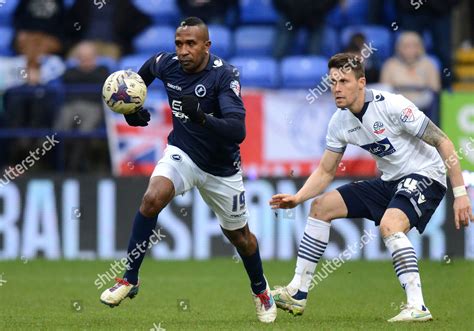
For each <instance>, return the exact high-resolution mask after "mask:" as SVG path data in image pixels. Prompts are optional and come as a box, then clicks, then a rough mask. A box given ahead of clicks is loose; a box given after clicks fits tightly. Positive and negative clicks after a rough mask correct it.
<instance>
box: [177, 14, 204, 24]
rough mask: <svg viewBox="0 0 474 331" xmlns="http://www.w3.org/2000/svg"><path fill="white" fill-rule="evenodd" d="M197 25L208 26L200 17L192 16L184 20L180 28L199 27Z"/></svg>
mask: <svg viewBox="0 0 474 331" xmlns="http://www.w3.org/2000/svg"><path fill="white" fill-rule="evenodd" d="M197 25H203V26H206V23H204V21H203V20H202V19H200V18H199V17H195V16H191V17H188V18H185V19H184V20H182V21H181V24H180V26H197Z"/></svg>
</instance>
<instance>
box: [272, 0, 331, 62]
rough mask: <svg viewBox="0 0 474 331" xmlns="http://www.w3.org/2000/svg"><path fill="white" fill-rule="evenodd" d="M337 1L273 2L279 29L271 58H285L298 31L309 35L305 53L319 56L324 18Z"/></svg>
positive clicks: (285, 0) (281, 0)
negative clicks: (277, 16)
mask: <svg viewBox="0 0 474 331" xmlns="http://www.w3.org/2000/svg"><path fill="white" fill-rule="evenodd" d="M337 3H338V0H319V1H314V0H298V1H296V0H273V4H274V6H275V9H276V10H277V11H278V12H279V13H280V15H281V16H282V19H281V21H280V24H279V25H280V29H279V31H278V32H279V33H278V36H277V38H276V41H275V48H274V49H273V56H274V57H276V58H277V59H280V58H282V57H283V56H287V55H289V54H288V51H289V50H291V47H292V43H293V42H294V39H295V36H296V34H297V32H298V30H299V29H301V28H304V29H307V31H308V33H309V37H308V39H307V40H308V43H307V50H306V52H307V53H308V54H311V55H320V54H321V45H322V39H323V32H324V18H325V15H326V13H327V12H328V11H329V10H330V9H332V8H333V7H334V6H335V5H336V4H337Z"/></svg>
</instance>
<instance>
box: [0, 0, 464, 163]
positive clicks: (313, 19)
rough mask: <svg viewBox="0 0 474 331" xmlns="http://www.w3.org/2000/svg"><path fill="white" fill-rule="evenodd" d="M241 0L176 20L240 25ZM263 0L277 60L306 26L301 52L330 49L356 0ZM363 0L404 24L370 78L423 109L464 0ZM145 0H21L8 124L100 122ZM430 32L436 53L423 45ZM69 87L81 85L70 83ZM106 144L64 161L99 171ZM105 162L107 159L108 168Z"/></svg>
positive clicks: (183, 4)
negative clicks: (108, 86)
mask: <svg viewBox="0 0 474 331" xmlns="http://www.w3.org/2000/svg"><path fill="white" fill-rule="evenodd" d="M258 1H260V2H262V1H263V2H265V0H257V2H258ZM157 2H160V1H157V0H153V1H149V2H148V6H157V5H159V4H158V3H157ZM243 2H248V0H241V1H240V2H239V1H238V0H176V1H175V2H174V3H175V4H176V5H177V6H178V10H179V13H180V15H179V16H178V17H177V21H176V22H174V23H176V24H177V23H178V22H179V20H180V19H182V18H184V17H187V16H198V17H201V18H202V19H203V20H204V21H206V22H207V23H209V24H213V25H223V26H226V27H227V28H230V29H235V28H237V27H239V26H241V20H240V15H241V13H240V12H239V8H241V7H242V3H243ZM266 2H267V5H268V6H270V7H272V8H273V10H275V12H276V14H277V17H278V19H277V20H275V22H274V28H275V29H276V37H275V40H273V49H272V54H271V55H272V56H273V58H274V59H276V60H277V61H278V60H281V59H283V58H285V57H288V56H290V55H295V51H294V47H293V45H295V44H297V43H298V40H297V39H298V38H300V37H301V32H302V31H303V36H304V40H303V42H302V45H303V46H304V47H302V48H301V49H299V50H298V51H297V53H298V54H299V55H309V56H312V55H316V56H320V55H323V54H324V51H323V44H324V41H323V40H324V37H325V31H326V29H327V25H328V24H327V22H328V20H333V21H337V20H340V23H334V22H333V23H334V24H333V26H334V25H335V26H336V30H337V24H340V26H341V28H342V27H343V26H344V24H345V20H346V19H345V16H344V15H347V12H346V11H351V10H355V9H354V8H356V7H354V3H355V2H357V1H348V0H319V1H314V0H298V1H295V0H273V1H271V0H268V1H266ZM358 2H359V3H364V5H365V6H366V7H365V8H366V10H367V22H365V24H366V25H386V26H390V24H389V23H390V22H393V20H394V18H397V22H399V23H398V25H399V26H401V27H403V29H400V31H398V32H397V37H396V41H395V45H394V51H393V53H392V54H391V56H389V57H388V58H383V57H381V56H379V55H378V54H376V53H375V54H374V55H373V56H371V57H370V58H368V59H367V60H366V62H365V65H366V69H367V80H368V82H369V83H377V82H381V83H383V84H386V85H388V86H391V87H392V88H393V89H394V90H398V91H402V92H403V93H404V94H405V95H406V96H407V97H409V98H411V99H412V100H413V101H414V102H415V103H416V104H417V105H419V107H420V108H422V109H428V108H430V106H431V105H432V103H433V102H434V99H433V98H434V96H435V95H436V93H437V92H439V91H440V89H441V88H449V86H450V81H449V79H447V78H446V77H444V76H443V75H441V70H442V69H441V68H448V69H449V68H451V57H452V54H451V53H452V48H451V26H452V24H451V12H452V10H453V9H454V8H455V7H456V6H457V5H458V4H459V2H460V1H458V0H430V1H420V2H419V4H420V6H419V8H416V9H415V6H414V5H413V4H410V1H406V0H392V1H378V0H365V1H358ZM411 2H413V1H411ZM140 3H142V6H140ZM416 3H417V4H418V2H416ZM351 4H352V7H350V6H349V5H351ZM143 6H147V2H143V1H133V0H120V1H102V0H101V1H63V0H19V1H18V5H17V6H16V8H15V9H14V12H13V14H12V17H11V19H12V21H11V26H12V27H13V38H12V43H11V46H10V50H11V53H10V54H8V56H2V57H0V68H2V69H0V70H3V72H2V74H3V76H4V78H3V79H2V80H0V94H3V103H2V108H3V109H2V111H1V116H0V120H1V122H0V123H1V126H2V127H3V128H8V129H20V128H23V129H25V128H27V129H32V128H33V129H35V128H36V129H38V128H50V129H54V130H56V131H65V132H68V131H69V132H76V131H77V132H82V133H87V132H93V131H94V130H98V129H101V128H102V129H103V128H104V119H103V115H102V114H103V111H102V102H101V98H100V88H97V86H99V85H101V84H102V82H103V81H104V80H105V78H106V77H107V76H108V75H109V74H110V71H111V70H110V66H108V65H107V61H117V60H119V59H120V58H122V57H123V56H126V55H129V54H134V52H135V51H136V50H135V49H134V47H133V40H134V39H135V38H136V37H137V36H138V35H140V34H141V33H143V32H144V31H146V29H147V28H149V27H151V26H153V25H154V24H156V21H154V19H153V17H152V14H150V13H148V12H147V11H146V10H143ZM1 10H2V8H1V7H0V11H1ZM168 23H170V22H168ZM172 23H173V22H172ZM264 23H265V22H264ZM355 23H359V22H355ZM254 25H255V24H254ZM290 26H291V28H290ZM427 34H428V35H429V36H430V38H431V39H430V40H431V45H430V48H431V54H430V55H429V56H428V55H427V52H426V45H425V44H426V42H425V36H426V35H427ZM300 42H301V38H300ZM369 42H370V40H368V37H367V36H366V35H364V33H362V32H358V31H356V32H355V33H353V34H352V35H351V36H350V37H349V40H348V42H347V43H345V44H343V45H341V46H342V48H341V49H340V51H342V50H345V51H348V52H353V53H356V54H360V52H362V51H363V49H364V47H365V46H366V45H367V44H368V43H369ZM156 51H160V50H159V49H157V50H156ZM149 55H150V56H151V55H152V54H149ZM8 68H9V69H8ZM314 83H315V84H316V83H317V82H314ZM68 86H69V87H70V86H75V87H76V88H75V89H74V88H66V87H68ZM91 86H94V87H93V88H91ZM88 87H89V88H88ZM433 92H435V93H433ZM79 123H80V125H79ZM12 139H13V138H12ZM36 141H37V138H35V137H34V135H33V136H31V135H28V134H27V131H25V135H24V137H23V136H21V134H20V138H18V137H16V138H15V139H14V140H9V142H10V144H8V145H7V146H9V149H10V151H8V152H7V153H5V155H6V156H5V155H4V156H3V160H2V161H3V163H4V165H5V164H9V163H15V162H17V161H18V159H19V158H21V157H22V155H24V153H25V151H26V150H28V149H31V148H32V147H31V146H32V145H34V144H35V143H36ZM78 141H79V142H78ZM104 149H105V150H106V149H107V145H106V143H105V141H104V139H95V140H94V139H91V140H84V139H80V140H75V139H72V138H71V148H70V149H68V150H69V151H70V152H68V153H67V158H66V161H65V162H66V170H71V171H84V172H86V171H89V170H97V169H98V165H97V157H96V156H95V155H107V152H106V151H104ZM92 160H94V162H92ZM107 162H108V161H107V158H105V159H104V161H103V163H104V164H103V167H104V169H105V171H107V169H108V163H107Z"/></svg>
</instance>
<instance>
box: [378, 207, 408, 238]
mask: <svg viewBox="0 0 474 331" xmlns="http://www.w3.org/2000/svg"><path fill="white" fill-rule="evenodd" d="M408 230H410V222H409V221H408V218H407V217H406V216H405V215H404V214H403V213H401V212H399V211H397V210H393V209H388V210H387V211H386V212H385V215H384V216H383V217H382V220H381V221H380V234H381V235H382V237H383V238H385V237H388V236H390V235H392V234H394V233H397V232H408Z"/></svg>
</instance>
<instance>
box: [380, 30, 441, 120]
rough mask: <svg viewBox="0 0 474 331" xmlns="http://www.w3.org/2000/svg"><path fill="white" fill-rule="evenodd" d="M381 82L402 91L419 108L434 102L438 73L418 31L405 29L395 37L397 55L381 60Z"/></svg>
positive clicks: (438, 85)
mask: <svg viewBox="0 0 474 331" xmlns="http://www.w3.org/2000/svg"><path fill="white" fill-rule="evenodd" d="M381 83H383V84H387V85H390V86H392V87H393V88H394V89H395V90H398V91H400V92H402V93H403V94H404V95H405V96H406V97H407V98H408V99H410V100H411V101H412V102H413V103H414V104H415V105H416V106H417V107H418V108H420V109H421V110H423V111H427V110H428V109H429V108H430V106H431V105H432V104H433V102H434V94H433V91H434V92H439V91H440V88H441V82H440V73H439V71H438V69H437V68H436V67H435V65H434V63H433V61H432V60H431V59H430V58H428V57H427V56H426V55H425V48H424V46H423V42H422V40H421V37H420V35H419V34H417V33H416V32H404V33H402V34H401V35H400V36H399V37H398V40H397V43H396V56H394V57H391V58H389V59H388V60H387V61H386V62H385V63H384V65H383V67H382V74H381ZM427 115H429V114H427Z"/></svg>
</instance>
